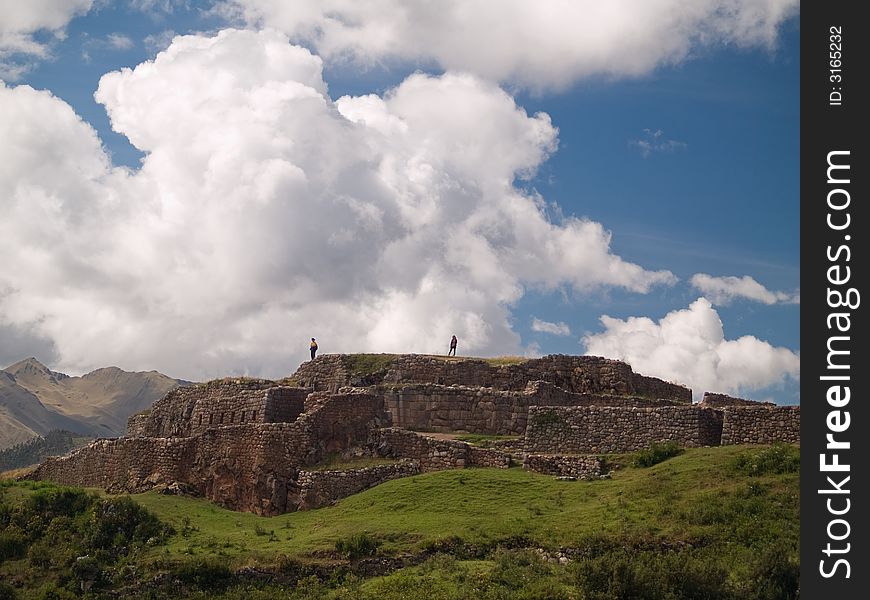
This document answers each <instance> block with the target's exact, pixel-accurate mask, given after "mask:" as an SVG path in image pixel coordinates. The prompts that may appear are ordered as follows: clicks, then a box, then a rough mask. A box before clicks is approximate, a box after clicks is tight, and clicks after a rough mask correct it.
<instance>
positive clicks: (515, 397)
mask: <svg viewBox="0 0 870 600" xmlns="http://www.w3.org/2000/svg"><path fill="white" fill-rule="evenodd" d="M383 394H384V405H385V407H386V409H387V411H388V412H389V413H390V415H391V417H392V420H393V425H394V426H396V427H404V428H406V429H421V430H430V431H444V432H448V431H467V432H470V433H483V434H489V435H521V434H523V433H524V432H525V430H526V420H527V418H528V411H529V406H533V405H536V406H646V407H648V406H669V405H673V404H674V402H673V401H669V400H650V399H646V398H639V397H631V396H629V397H621V396H604V395H601V394H577V393H573V392H567V391H565V390H563V389H561V388H558V387H556V386H555V385H553V384H551V383H546V382H543V381H536V382H532V383H530V384H528V385H527V386H526V388H525V390H523V391H520V392H517V391H505V390H496V389H493V388H480V387H467V386H460V385H450V386H446V385H436V384H407V385H397V386H390V387H386V386H385V387H384V388H383Z"/></svg>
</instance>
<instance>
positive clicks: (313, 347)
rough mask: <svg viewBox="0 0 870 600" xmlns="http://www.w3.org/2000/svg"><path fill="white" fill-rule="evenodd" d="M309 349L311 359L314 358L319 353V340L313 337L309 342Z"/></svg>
mask: <svg viewBox="0 0 870 600" xmlns="http://www.w3.org/2000/svg"><path fill="white" fill-rule="evenodd" d="M308 349H309V350H311V360H314V355H315V354H317V340H315V339H314V338H311V343H310V344H308Z"/></svg>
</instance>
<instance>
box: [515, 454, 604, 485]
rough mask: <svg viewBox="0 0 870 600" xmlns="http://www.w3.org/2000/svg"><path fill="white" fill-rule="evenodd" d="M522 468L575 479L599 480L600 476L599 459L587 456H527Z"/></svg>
mask: <svg viewBox="0 0 870 600" xmlns="http://www.w3.org/2000/svg"><path fill="white" fill-rule="evenodd" d="M523 468H524V469H526V470H527V471H534V472H535V473H542V474H544V475H556V476H557V477H576V478H577V479H599V478H600V477H601V475H602V472H601V459H599V458H597V457H595V456H589V455H580V456H569V455H561V454H560V455H552V454H529V455H527V456H526V458H525V460H524V461H523Z"/></svg>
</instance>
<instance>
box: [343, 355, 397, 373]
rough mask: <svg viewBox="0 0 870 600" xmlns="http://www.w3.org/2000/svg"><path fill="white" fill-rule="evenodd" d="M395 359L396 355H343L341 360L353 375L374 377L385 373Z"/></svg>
mask: <svg viewBox="0 0 870 600" xmlns="http://www.w3.org/2000/svg"><path fill="white" fill-rule="evenodd" d="M396 358H397V355H396V354H344V355H342V358H341V360H342V363H343V364H344V366H345V367H346V368H347V369H349V370H350V372H351V373H353V374H354V375H374V374H375V373H379V372H381V371H386V370H387V369H388V368H389V367H390V365H391V364H393V363H394V362H395V361H396Z"/></svg>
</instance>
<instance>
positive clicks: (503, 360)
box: [483, 356, 529, 367]
mask: <svg viewBox="0 0 870 600" xmlns="http://www.w3.org/2000/svg"><path fill="white" fill-rule="evenodd" d="M483 360H484V362H485V363H486V364H488V365H490V366H491V367H507V366H510V365H520V364H522V363H524V362H528V361H529V359H528V358H526V357H524V356H496V357H494V358H484V359H483Z"/></svg>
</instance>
